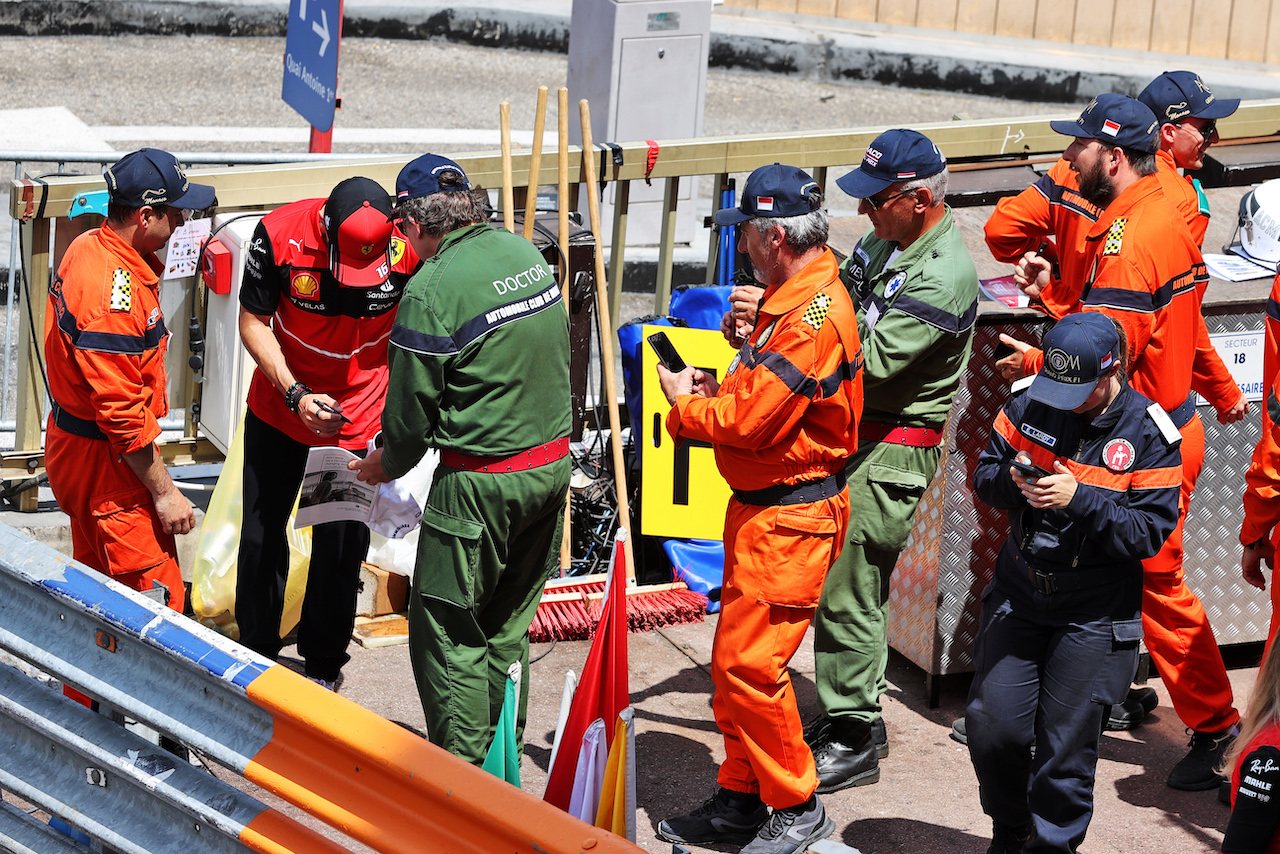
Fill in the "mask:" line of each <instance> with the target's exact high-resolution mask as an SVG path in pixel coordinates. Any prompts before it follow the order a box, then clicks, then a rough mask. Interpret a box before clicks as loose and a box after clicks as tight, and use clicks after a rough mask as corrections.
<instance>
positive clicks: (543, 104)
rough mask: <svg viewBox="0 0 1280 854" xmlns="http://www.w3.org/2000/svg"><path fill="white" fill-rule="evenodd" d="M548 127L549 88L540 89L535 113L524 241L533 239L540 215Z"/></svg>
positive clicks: (526, 190)
mask: <svg viewBox="0 0 1280 854" xmlns="http://www.w3.org/2000/svg"><path fill="white" fill-rule="evenodd" d="M546 126H547V87H546V86H539V87H538V106H537V107H535V108H534V113H533V150H532V151H530V153H529V186H528V187H526V188H525V191H524V239H525V240H532V239H533V218H534V217H535V216H536V215H537V213H538V185H539V183H541V178H542V134H543V131H544V130H545V129H546Z"/></svg>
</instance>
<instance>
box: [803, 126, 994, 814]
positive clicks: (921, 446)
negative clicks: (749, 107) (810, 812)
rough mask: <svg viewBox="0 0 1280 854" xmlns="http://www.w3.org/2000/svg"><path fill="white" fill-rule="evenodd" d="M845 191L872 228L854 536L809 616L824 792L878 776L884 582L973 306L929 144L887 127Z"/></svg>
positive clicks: (967, 335) (922, 486)
mask: <svg viewBox="0 0 1280 854" xmlns="http://www.w3.org/2000/svg"><path fill="white" fill-rule="evenodd" d="M836 183H837V185H838V186H839V187H840V189H841V190H843V191H845V192H846V193H848V194H849V195H851V196H853V197H855V198H857V199H860V200H861V201H860V202H859V205H858V210H859V212H860V213H863V214H865V215H866V216H867V217H868V218H869V219H870V220H871V224H872V227H873V228H872V231H871V232H869V233H867V234H866V235H865V236H864V237H863V238H862V240H861V241H859V243H858V245H857V246H856V247H855V248H854V250H853V253H852V254H851V255H850V256H849V257H848V259H846V261H845V262H844V264H843V265H841V268H840V277H841V279H842V280H843V281H844V283H845V286H846V287H847V288H848V289H849V294H850V295H851V296H852V297H853V304H854V306H855V307H856V308H857V312H858V335H859V337H860V338H861V340H862V354H863V358H864V360H865V361H864V366H863V391H864V397H863V400H864V403H863V414H862V421H861V422H860V424H859V429H858V450H857V452H856V453H855V454H854V456H853V457H851V458H850V460H849V462H848V463H847V465H846V467H845V474H846V477H847V478H848V482H849V499H850V510H849V534H848V540H847V541H846V543H845V546H844V549H843V550H842V551H841V553H840V557H839V559H838V560H837V561H836V563H835V565H834V566H833V567H832V568H831V571H830V572H829V573H828V574H827V580H826V584H825V585H824V586H823V590H822V602H821V604H820V605H819V606H818V613H817V617H816V618H815V620H814V652H815V659H816V680H815V681H816V682H817V689H818V705H819V707H820V709H821V711H822V717H821V718H819V719H818V720H816V721H814V722H813V723H811V724H810V725H809V727H808V728H807V733H806V735H807V740H808V741H809V743H810V745H811V747H812V748H813V752H814V760H815V762H816V764H817V771H818V791H819V792H824V793H825V792H834V791H838V790H840V789H843V788H846V787H848V786H860V785H867V784H869V783H875V782H877V781H878V780H879V779H880V768H879V757H881V756H884V755H886V754H887V753H888V750H889V744H888V739H887V737H886V735H885V730H884V722H883V720H882V718H881V709H880V695H881V694H882V693H883V692H884V690H885V687H886V682H885V664H886V659H887V657H888V643H887V640H886V619H887V616H888V601H889V579H890V577H891V574H892V573H893V567H894V564H896V563H897V560H898V554H899V553H900V552H901V551H902V549H903V547H904V546H905V545H906V542H907V536H908V535H909V534H910V533H911V522H912V517H913V515H914V514H915V510H916V505H917V504H918V503H919V501H920V499H921V497H922V496H923V495H924V492H925V490H926V488H927V487H928V485H929V481H930V480H931V479H932V478H933V475H934V472H935V471H936V470H937V467H938V461H939V458H940V457H941V453H942V447H941V444H942V430H943V426H944V423H945V422H946V419H947V413H948V410H949V409H950V407H951V398H952V396H953V395H954V393H955V390H956V387H957V386H958V385H959V382H960V373H961V371H963V369H964V366H965V363H966V362H967V361H968V360H969V347H970V344H971V342H972V338H973V329H974V321H975V319H976V317H977V299H978V276H977V272H976V271H975V270H974V266H973V260H972V259H971V258H970V257H969V253H968V251H967V250H966V249H965V247H964V243H963V241H962V240H961V237H960V229H959V228H958V227H956V225H955V223H954V222H953V221H952V218H951V210H950V208H948V207H947V206H946V204H945V203H944V199H945V196H946V191H947V165H946V159H945V158H944V157H943V156H942V153H941V152H940V151H939V150H938V148H937V147H936V146H935V145H934V144H933V143H932V142H931V141H929V139H928V138H926V137H925V136H923V135H921V134H919V133H917V132H915V131H912V130H890V131H886V132H885V133H883V134H881V135H880V136H879V137H877V138H876V140H875V141H874V142H872V143H871V146H870V147H869V148H868V149H867V152H866V155H865V156H864V158H863V160H862V163H861V165H860V166H859V167H858V168H857V169H854V170H853V171H852V172H850V173H849V174H847V175H845V176H844V177H842V178H840V179H839V180H838V181H837V182H836Z"/></svg>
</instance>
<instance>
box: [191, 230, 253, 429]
mask: <svg viewBox="0 0 1280 854" xmlns="http://www.w3.org/2000/svg"><path fill="white" fill-rule="evenodd" d="M260 219H261V217H260V216H249V217H243V218H239V219H234V220H231V218H230V217H226V216H218V217H216V218H215V219H214V221H213V226H214V228H215V229H218V232H217V234H216V236H215V237H214V238H213V240H214V241H217V242H219V243H220V244H221V246H222V248H223V249H225V251H226V257H225V263H224V264H223V265H222V270H223V271H224V272H223V273H222V275H225V276H226V282H227V283H226V285H222V284H221V283H219V284H218V285H217V290H218V291H221V293H217V292H215V291H214V290H213V288H212V287H211V288H210V291H209V294H208V297H207V300H206V303H205V341H206V343H205V363H204V383H203V386H202V391H201V395H200V432H201V433H203V434H204V435H205V436H207V437H208V439H209V441H210V442H212V443H213V444H214V445H216V446H217V448H218V450H220V451H222V453H224V454H225V453H227V450H228V449H229V448H230V447H231V438H232V436H233V435H234V434H235V431H236V428H237V427H238V426H240V417H241V416H242V415H244V409H245V399H246V398H247V397H248V396H249V380H250V379H251V378H252V377H253V369H254V367H255V364H254V361H253V359H252V358H251V357H250V356H249V353H248V351H246V350H245V349H244V345H243V344H241V343H240V282H241V280H242V279H243V278H244V253H245V249H246V248H247V247H248V245H249V241H250V240H252V239H253V230H254V229H255V228H257V227H258V222H259V220H260ZM228 220H231V221H230V222H228ZM224 223H226V224H225V227H224ZM207 278H208V277H206V280H207Z"/></svg>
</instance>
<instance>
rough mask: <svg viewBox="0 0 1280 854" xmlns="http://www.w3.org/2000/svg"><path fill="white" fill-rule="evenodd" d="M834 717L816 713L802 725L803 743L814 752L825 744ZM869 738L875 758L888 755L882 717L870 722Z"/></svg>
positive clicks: (833, 723) (886, 732) (887, 738)
mask: <svg viewBox="0 0 1280 854" xmlns="http://www.w3.org/2000/svg"><path fill="white" fill-rule="evenodd" d="M834 725H835V719H834V718H829V717H827V716H826V715H818V716H817V717H816V718H814V719H813V720H811V721H809V722H808V723H807V724H805V725H804V743H805V744H807V745H809V749H810V750H812V751H814V752H815V753H816V752H817V751H818V748H819V747H821V746H822V745H824V744H826V742H827V739H828V738H829V737H830V734H831V727H832V726H834ZM871 740H872V741H873V742H874V743H875V746H876V758H877V759H885V758H886V757H888V755H889V733H888V731H887V730H885V726H884V718H883V717H880V718H876V719H875V720H874V721H872V722H871Z"/></svg>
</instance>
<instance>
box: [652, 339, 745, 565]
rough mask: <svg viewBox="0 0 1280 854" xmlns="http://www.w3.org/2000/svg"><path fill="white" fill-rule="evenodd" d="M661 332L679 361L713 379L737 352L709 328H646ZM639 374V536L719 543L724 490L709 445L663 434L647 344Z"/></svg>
mask: <svg viewBox="0 0 1280 854" xmlns="http://www.w3.org/2000/svg"><path fill="white" fill-rule="evenodd" d="M658 331H662V332H665V333H667V337H668V338H670V339H671V343H672V345H673V346H675V348H676V351H677V352H678V353H679V354H680V357H681V358H682V359H684V361H685V363H686V364H689V365H694V366H695V367H698V368H701V369H702V370H704V371H707V372H708V373H712V374H714V375H715V377H716V379H717V380H719V379H723V378H724V375H725V372H726V371H727V370H728V369H729V363H730V362H732V361H733V357H734V356H735V355H737V351H736V350H734V349H733V348H732V347H730V346H729V343H728V342H727V341H725V340H724V336H723V335H721V334H720V331H719V330H715V329H682V328H679V327H671V326H649V325H646V326H645V327H644V330H643V333H642V334H643V336H644V338H645V339H647V338H648V337H649V336H650V335H652V334H653V333H654V332H658ZM640 355H641V360H642V362H641V364H642V365H643V370H644V394H643V402H644V417H643V418H642V419H640V432H641V436H640V441H642V442H643V443H644V450H643V452H642V453H641V461H642V464H643V466H644V471H643V473H642V478H643V479H642V482H643V484H644V489H643V490H641V502H640V510H641V519H642V523H641V533H643V534H646V535H648V536H657V537H690V538H697V539H703V540H719V539H722V538H723V536H724V511H725V507H726V506H727V505H728V504H729V496H730V494H731V493H730V490H729V485H728V484H727V483H725V482H724V478H722V477H721V476H720V472H719V470H718V469H717V468H716V461H715V456H714V455H713V453H712V450H711V446H710V445H708V444H707V443H705V442H701V441H689V440H688V439H685V440H683V441H682V442H681V444H680V447H679V448H676V443H675V442H674V441H673V440H672V438H671V434H669V433H668V432H667V426H666V419H667V413H668V412H669V411H670V410H671V405H670V404H669V403H667V399H666V397H664V396H663V394H662V388H661V386H659V385H658V374H657V371H656V370H655V368H656V366H657V364H658V357H657V355H656V354H655V353H654V352H653V348H652V347H650V346H649V344H648V343H647V342H645V343H642V344H641V346H640Z"/></svg>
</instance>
